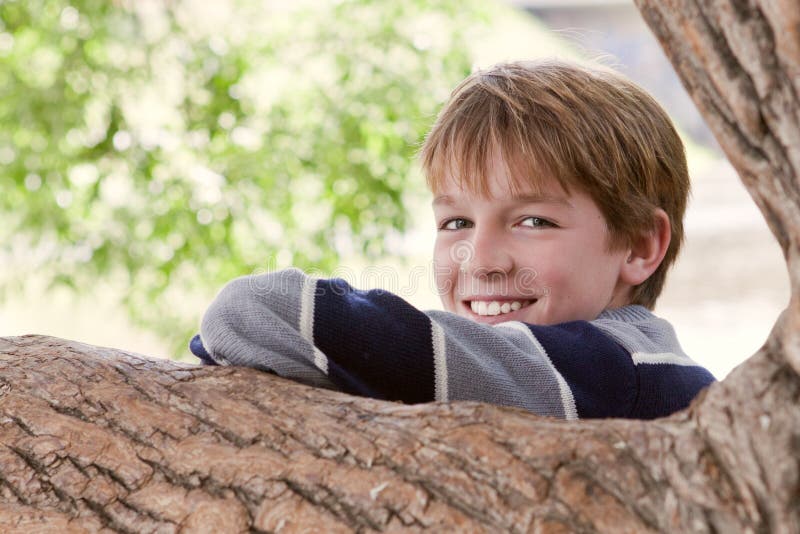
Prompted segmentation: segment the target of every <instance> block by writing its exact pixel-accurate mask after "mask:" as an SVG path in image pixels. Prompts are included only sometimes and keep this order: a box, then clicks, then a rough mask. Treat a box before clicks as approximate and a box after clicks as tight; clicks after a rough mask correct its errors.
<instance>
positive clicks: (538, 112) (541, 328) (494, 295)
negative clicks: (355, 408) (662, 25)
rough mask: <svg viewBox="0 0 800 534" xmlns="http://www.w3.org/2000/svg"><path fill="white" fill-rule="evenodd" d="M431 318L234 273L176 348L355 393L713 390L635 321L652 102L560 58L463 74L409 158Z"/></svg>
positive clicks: (394, 301)
mask: <svg viewBox="0 0 800 534" xmlns="http://www.w3.org/2000/svg"><path fill="white" fill-rule="evenodd" d="M421 160H422V166H423V169H424V170H425V173H426V175H427V179H428V184H429V186H430V188H431V190H432V192H433V194H434V200H433V208H434V213H435V217H436V221H437V232H438V233H437V240H436V246H435V252H434V265H435V269H436V282H437V286H438V289H439V291H440V295H441V298H442V302H443V304H444V308H445V310H446V311H443V312H442V311H428V312H422V311H419V310H417V309H415V308H413V307H412V306H411V305H409V304H408V303H406V302H405V301H403V300H402V299H401V298H399V297H397V296H395V295H392V294H390V293H388V292H385V291H379V290H378V291H359V290H356V289H353V288H352V287H350V286H349V285H348V284H347V283H346V282H344V281H343V280H337V279H331V280H325V279H312V278H310V277H307V276H306V275H305V274H303V273H301V272H300V271H297V270H287V271H280V272H275V273H270V274H265V275H259V276H251V277H244V278H239V279H237V280H234V281H233V282H231V283H230V284H228V286H226V287H225V289H223V290H222V292H221V293H220V294H219V295H218V296H217V298H216V300H215V301H214V302H213V304H212V305H211V307H210V308H209V310H208V311H207V312H206V315H205V317H204V319H203V322H202V327H201V337H195V339H194V340H192V343H191V348H192V351H193V352H194V353H195V354H196V355H198V356H199V357H200V358H201V359H203V360H204V361H205V362H207V363H218V364H223V365H247V366H251V367H256V368H259V369H264V370H269V371H272V372H275V373H277V374H279V375H281V376H285V377H289V378H292V379H295V380H298V381H301V382H304V383H307V384H311V385H315V386H322V387H329V388H335V389H339V390H342V391H345V392H349V393H353V394H358V395H366V396H370V397H376V398H382V399H388V400H400V401H403V402H410V403H416V402H427V401H433V400H441V401H446V400H475V401H484V402H490V403H494V404H502V405H511V406H519V407H522V408H526V409H528V410H530V411H533V412H535V413H537V414H540V415H549V416H556V417H562V418H567V419H574V418H578V417H630V418H654V417H661V416H666V415H669V414H671V413H673V412H675V411H677V410H680V409H682V408H684V407H686V406H687V405H688V404H689V402H690V401H691V400H692V398H693V397H694V396H695V395H696V394H697V393H698V392H699V391H700V390H701V389H702V388H703V387H705V386H707V385H708V384H710V383H711V382H713V381H714V378H713V377H712V376H711V374H710V373H709V372H708V371H706V370H705V369H703V368H701V367H699V366H697V364H695V363H694V362H693V361H692V360H690V359H689V358H688V357H687V356H686V355H685V354H684V353H683V351H682V350H681V348H680V345H679V344H678V341H677V339H676V337H675V334H674V332H673V330H672V327H671V326H670V325H669V324H668V323H667V322H666V321H664V320H662V319H659V318H657V317H655V316H654V315H653V314H652V313H651V312H650V309H651V308H652V307H653V306H654V304H655V301H656V298H657V297H658V295H659V293H660V292H661V288H662V286H663V284H664V279H665V276H666V271H667V269H668V268H669V266H670V265H671V264H672V263H673V262H674V260H675V257H676V256H677V254H678V250H679V248H680V244H681V240H682V238H683V225H682V220H683V213H684V209H685V206H686V200H687V197H688V193H689V178H688V173H687V169H686V161H685V156H684V152H683V145H682V144H681V141H680V139H679V138H678V135H677V133H676V132H675V130H674V128H673V126H672V124H671V122H670V120H669V118H668V117H667V115H666V114H665V113H664V111H663V110H662V109H661V108H660V106H659V105H658V104H657V103H656V102H655V101H654V100H653V99H652V98H651V97H649V96H648V95H647V94H645V93H644V92H643V91H642V90H641V89H640V88H638V87H637V86H635V85H633V84H632V83H631V82H629V81H627V80H626V79H624V78H622V77H621V76H619V75H616V74H614V73H611V72H607V71H605V70H593V69H588V68H584V67H579V66H575V65H571V64H566V63H563V62H558V61H547V62H536V63H511V64H501V65H498V66H495V67H493V68H491V69H489V70H487V71H481V72H477V73H475V74H473V75H471V76H470V77H469V78H467V79H466V80H465V81H464V82H462V84H461V85H460V86H459V87H457V88H456V89H455V91H454V92H453V95H452V96H451V99H450V101H449V103H448V104H447V105H446V106H445V108H444V109H443V110H442V112H441V113H440V115H439V118H438V119H437V122H436V124H435V125H434V127H433V129H432V130H431V132H430V133H429V135H428V137H427V138H426V140H425V143H424V145H423V147H422V151H421Z"/></svg>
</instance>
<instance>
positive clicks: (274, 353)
mask: <svg viewBox="0 0 800 534" xmlns="http://www.w3.org/2000/svg"><path fill="white" fill-rule="evenodd" d="M313 293H314V279H313V278H310V277H308V276H306V275H305V274H304V273H303V272H301V271H299V270H297V269H289V270H284V271H277V272H272V273H267V274H261V275H254V276H246V277H242V278H237V279H235V280H233V281H231V282H230V283H228V285H226V286H225V287H224V288H223V289H222V291H221V292H220V293H219V294H218V295H217V297H216V298H215V299H214V301H213V302H212V304H211V306H210V307H209V309H208V310H207V311H206V313H205V315H204V317H203V321H202V324H201V327H200V335H201V338H202V340H203V344H204V345H205V347H206V349H207V350H208V352H209V354H210V355H211V357H212V358H213V359H214V360H215V361H216V362H217V363H219V364H221V365H241V366H248V367H254V368H257V369H261V370H265V371H272V372H275V373H277V374H278V375H280V376H284V377H288V378H292V379H294V380H297V381H300V382H303V383H305V384H308V385H312V386H317V387H325V388H329V389H338V388H336V386H335V385H334V384H333V382H332V381H331V380H330V379H329V378H328V376H327V375H326V373H325V370H324V369H320V367H318V365H317V363H319V362H320V357H321V355H320V354H319V351H318V350H316V349H315V347H314V345H313V336H312V335H311V333H310V331H309V328H308V325H304V324H303V321H302V318H303V317H304V313H303V312H304V310H303V307H304V306H312V307H313ZM309 311H310V310H305V312H306V313H305V316H306V317H307V316H308V312H309ZM311 313H313V308H312V310H311Z"/></svg>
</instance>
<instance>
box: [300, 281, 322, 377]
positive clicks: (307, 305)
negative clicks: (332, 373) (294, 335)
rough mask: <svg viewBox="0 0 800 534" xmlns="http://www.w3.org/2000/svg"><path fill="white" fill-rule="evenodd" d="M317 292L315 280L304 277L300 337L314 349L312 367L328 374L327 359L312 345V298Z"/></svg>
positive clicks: (301, 297)
mask: <svg viewBox="0 0 800 534" xmlns="http://www.w3.org/2000/svg"><path fill="white" fill-rule="evenodd" d="M316 292H317V279H316V278H312V277H311V276H308V277H306V281H305V283H304V284H303V290H302V292H301V295H300V325H299V328H300V335H301V336H302V337H303V339H305V340H306V341H308V342H309V343H311V347H312V348H313V349H314V365H315V366H316V367H317V369H319V370H320V371H322V372H323V373H325V374H326V375H327V374H328V357H327V356H325V354H323V353H322V351H321V350H319V349H318V348H317V346H316V345H314V296H315V293H316Z"/></svg>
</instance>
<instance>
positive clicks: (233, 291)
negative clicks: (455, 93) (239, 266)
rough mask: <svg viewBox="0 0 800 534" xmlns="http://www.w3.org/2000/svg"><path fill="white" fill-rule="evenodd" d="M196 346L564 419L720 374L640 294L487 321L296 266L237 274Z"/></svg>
mask: <svg viewBox="0 0 800 534" xmlns="http://www.w3.org/2000/svg"><path fill="white" fill-rule="evenodd" d="M190 349H191V351H192V352H193V353H194V354H195V355H196V356H198V357H199V358H200V359H201V360H203V361H204V362H205V363H208V364H219V365H241V366H248V367H255V368H258V369H262V370H265V371H270V372H274V373H277V374H278V375H280V376H284V377H287V378H291V379H294V380H297V381H299V382H303V383H306V384H310V385H313V386H318V387H326V388H331V389H337V390H340V391H344V392H347V393H351V394H356V395H364V396H368V397H374V398H378V399H386V400H395V401H402V402H406V403H419V402H429V401H434V400H437V401H451V400H473V401H483V402H489V403H493V404H500V405H507V406H517V407H521V408H525V409H527V410H530V411H532V412H534V413H537V414H539V415H546V416H555V417H560V418H566V419H577V418H585V417H628V418H640V419H650V418H655V417H661V416H666V415H669V414H671V413H673V412H676V411H678V410H681V409H683V408H685V407H686V406H688V404H689V403H690V401H691V400H692V399H693V398H694V397H695V395H697V393H698V392H699V391H700V390H701V389H702V388H704V387H705V386H707V385H709V384H710V383H712V382H713V381H714V377H713V376H712V375H711V374H710V373H709V372H708V371H707V370H705V369H703V368H702V367H700V366H698V365H697V364H696V363H695V362H693V361H692V360H691V359H689V357H687V356H686V355H685V354H684V353H683V351H682V350H681V347H680V345H679V344H678V341H677V339H676V337H675V332H674V331H673V329H672V327H671V326H670V324H669V323H667V322H666V321H664V320H663V319H659V318H657V317H656V316H654V315H653V314H652V313H651V312H650V311H649V310H647V309H646V308H644V307H642V306H625V307H623V308H619V309H614V310H606V311H604V312H603V313H602V314H600V316H599V317H598V318H597V319H595V320H593V321H574V322H569V323H563V324H558V325H551V326H540V325H532V324H526V323H521V322H506V323H501V324H498V325H494V326H490V325H486V324H481V323H476V322H474V321H470V320H469V319H466V318H464V317H461V316H458V315H456V314H453V313H449V312H443V311H426V312H422V311H420V310H417V309H416V308H414V307H413V306H411V305H410V304H408V303H407V302H406V301H404V300H403V299H401V298H400V297H398V296H396V295H394V294H392V293H389V292H387V291H383V290H370V291H361V290H357V289H354V288H353V287H351V286H350V285H348V284H347V282H345V281H344V280H341V279H318V278H312V277H309V276H307V275H305V274H304V273H302V272H301V271H298V270H296V269H290V270H285V271H278V272H273V273H268V274H262V275H254V276H247V277H243V278H238V279H236V280H233V281H232V282H230V283H229V284H228V285H227V286H225V288H223V290H222V291H221V292H220V294H219V295H218V296H217V297H216V299H215V300H214V302H213V303H212V304H211V306H210V307H209V309H208V311H207V312H206V314H205V316H204V317H203V321H202V325H201V329H200V335H199V336H195V338H194V339H192V341H191V343H190Z"/></svg>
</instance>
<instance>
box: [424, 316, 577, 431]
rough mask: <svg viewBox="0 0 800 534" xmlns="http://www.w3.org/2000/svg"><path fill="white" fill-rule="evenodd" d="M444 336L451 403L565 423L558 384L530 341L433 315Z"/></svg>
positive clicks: (513, 332) (516, 334)
mask: <svg viewBox="0 0 800 534" xmlns="http://www.w3.org/2000/svg"><path fill="white" fill-rule="evenodd" d="M427 313H428V315H429V316H430V317H431V318H432V319H434V320H435V321H436V322H437V323H438V324H439V325H440V326H441V327H442V330H444V333H445V343H446V347H447V374H448V390H449V394H450V395H449V397H450V400H473V401H482V402H489V403H492V404H501V405H505V406H519V407H522V408H526V409H528V410H530V411H532V412H534V413H537V414H539V415H546V416H553V417H560V418H564V417H565V414H564V408H563V406H562V403H561V394H560V391H559V387H558V381H557V380H556V376H555V374H554V371H553V369H552V367H551V366H550V364H549V363H548V362H547V360H546V357H545V356H544V355H543V354H542V353H541V351H540V350H539V348H538V347H536V346H535V345H534V344H533V343H532V342H531V340H530V339H529V338H528V336H527V335H526V334H525V333H523V332H519V331H517V330H512V329H502V330H501V329H498V328H494V327H492V326H488V325H484V324H480V323H476V322H473V321H470V320H469V319H466V318H464V317H459V316H458V315H455V314H452V313H447V312H441V311H429V312H427Z"/></svg>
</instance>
